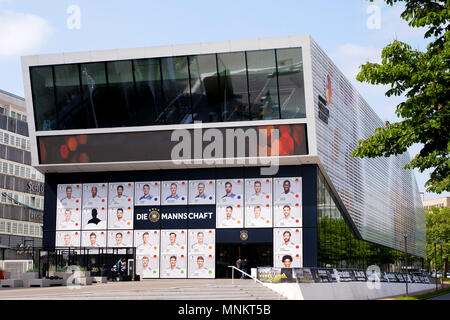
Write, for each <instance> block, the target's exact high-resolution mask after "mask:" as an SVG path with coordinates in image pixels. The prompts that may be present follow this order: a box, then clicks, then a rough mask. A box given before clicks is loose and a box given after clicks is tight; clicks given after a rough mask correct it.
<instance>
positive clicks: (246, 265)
mask: <svg viewBox="0 0 450 320" xmlns="http://www.w3.org/2000/svg"><path fill="white" fill-rule="evenodd" d="M241 267H242V271H244V272H245V273H248V261H247V259H246V258H245V259H244V260H243V261H242V265H241ZM245 273H243V274H242V278H243V279H246V278H247V275H246V274H245Z"/></svg>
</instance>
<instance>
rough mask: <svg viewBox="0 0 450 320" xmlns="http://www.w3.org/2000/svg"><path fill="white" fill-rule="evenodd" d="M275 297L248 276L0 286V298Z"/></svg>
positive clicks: (275, 295)
mask: <svg viewBox="0 0 450 320" xmlns="http://www.w3.org/2000/svg"><path fill="white" fill-rule="evenodd" d="M5 299H6V300H16V299H20V300H224V299H226V300H278V299H283V300H284V299H286V298H283V297H281V296H280V295H279V294H277V293H275V292H274V291H272V290H270V289H268V288H266V287H264V286H262V285H260V284H258V283H255V282H254V281H252V280H235V281H234V284H231V280H229V279H211V280H199V279H195V280H189V279H182V280H175V279H157V280H156V279H155V280H143V281H138V282H108V283H107V284H96V285H91V286H81V287H50V288H17V289H10V288H0V300H5Z"/></svg>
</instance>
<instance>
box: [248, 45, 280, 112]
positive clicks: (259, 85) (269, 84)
mask: <svg viewBox="0 0 450 320" xmlns="http://www.w3.org/2000/svg"><path fill="white" fill-rule="evenodd" d="M247 67H248V85H249V90H248V91H249V96H250V115H249V117H250V120H270V119H279V118H280V113H279V110H278V108H279V102H278V81H277V68H276V61H275V50H264V51H251V52H247Z"/></svg>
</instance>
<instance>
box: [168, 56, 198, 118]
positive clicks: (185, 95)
mask: <svg viewBox="0 0 450 320" xmlns="http://www.w3.org/2000/svg"><path fill="white" fill-rule="evenodd" d="M161 70H162V79H163V82H162V87H163V96H164V111H163V118H164V119H165V122H166V123H167V124H177V123H192V122H193V121H192V110H191V101H190V87H189V68H188V59H187V57H169V58H162V59H161Z"/></svg>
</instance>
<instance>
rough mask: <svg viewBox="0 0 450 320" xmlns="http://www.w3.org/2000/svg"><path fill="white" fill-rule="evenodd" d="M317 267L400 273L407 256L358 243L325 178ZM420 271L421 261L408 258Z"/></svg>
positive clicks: (320, 199)
mask: <svg viewBox="0 0 450 320" xmlns="http://www.w3.org/2000/svg"><path fill="white" fill-rule="evenodd" d="M317 181H318V183H317V234H318V237H317V238H318V257H317V258H318V259H317V260H318V267H324V268H352V269H366V268H367V267H368V266H370V265H377V266H379V267H380V269H381V270H382V271H395V272H397V271H400V270H401V268H402V266H404V261H405V260H404V259H405V254H404V253H403V252H401V251H397V250H393V249H390V248H387V247H384V246H382V245H378V244H374V243H370V242H367V241H364V240H359V239H358V238H357V237H356V236H355V235H354V233H353V232H352V230H351V229H350V227H349V226H348V224H347V222H346V221H345V219H344V217H343V215H342V213H341V211H340V210H339V207H338V205H337V201H336V200H335V198H334V196H333V194H332V192H331V190H330V188H329V186H328V184H327V182H326V180H325V178H324V177H323V175H322V174H321V173H320V172H319V177H318V179H317ZM408 259H409V263H410V265H414V266H415V267H416V268H421V266H422V260H421V259H420V258H418V257H413V256H410V257H408Z"/></svg>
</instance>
